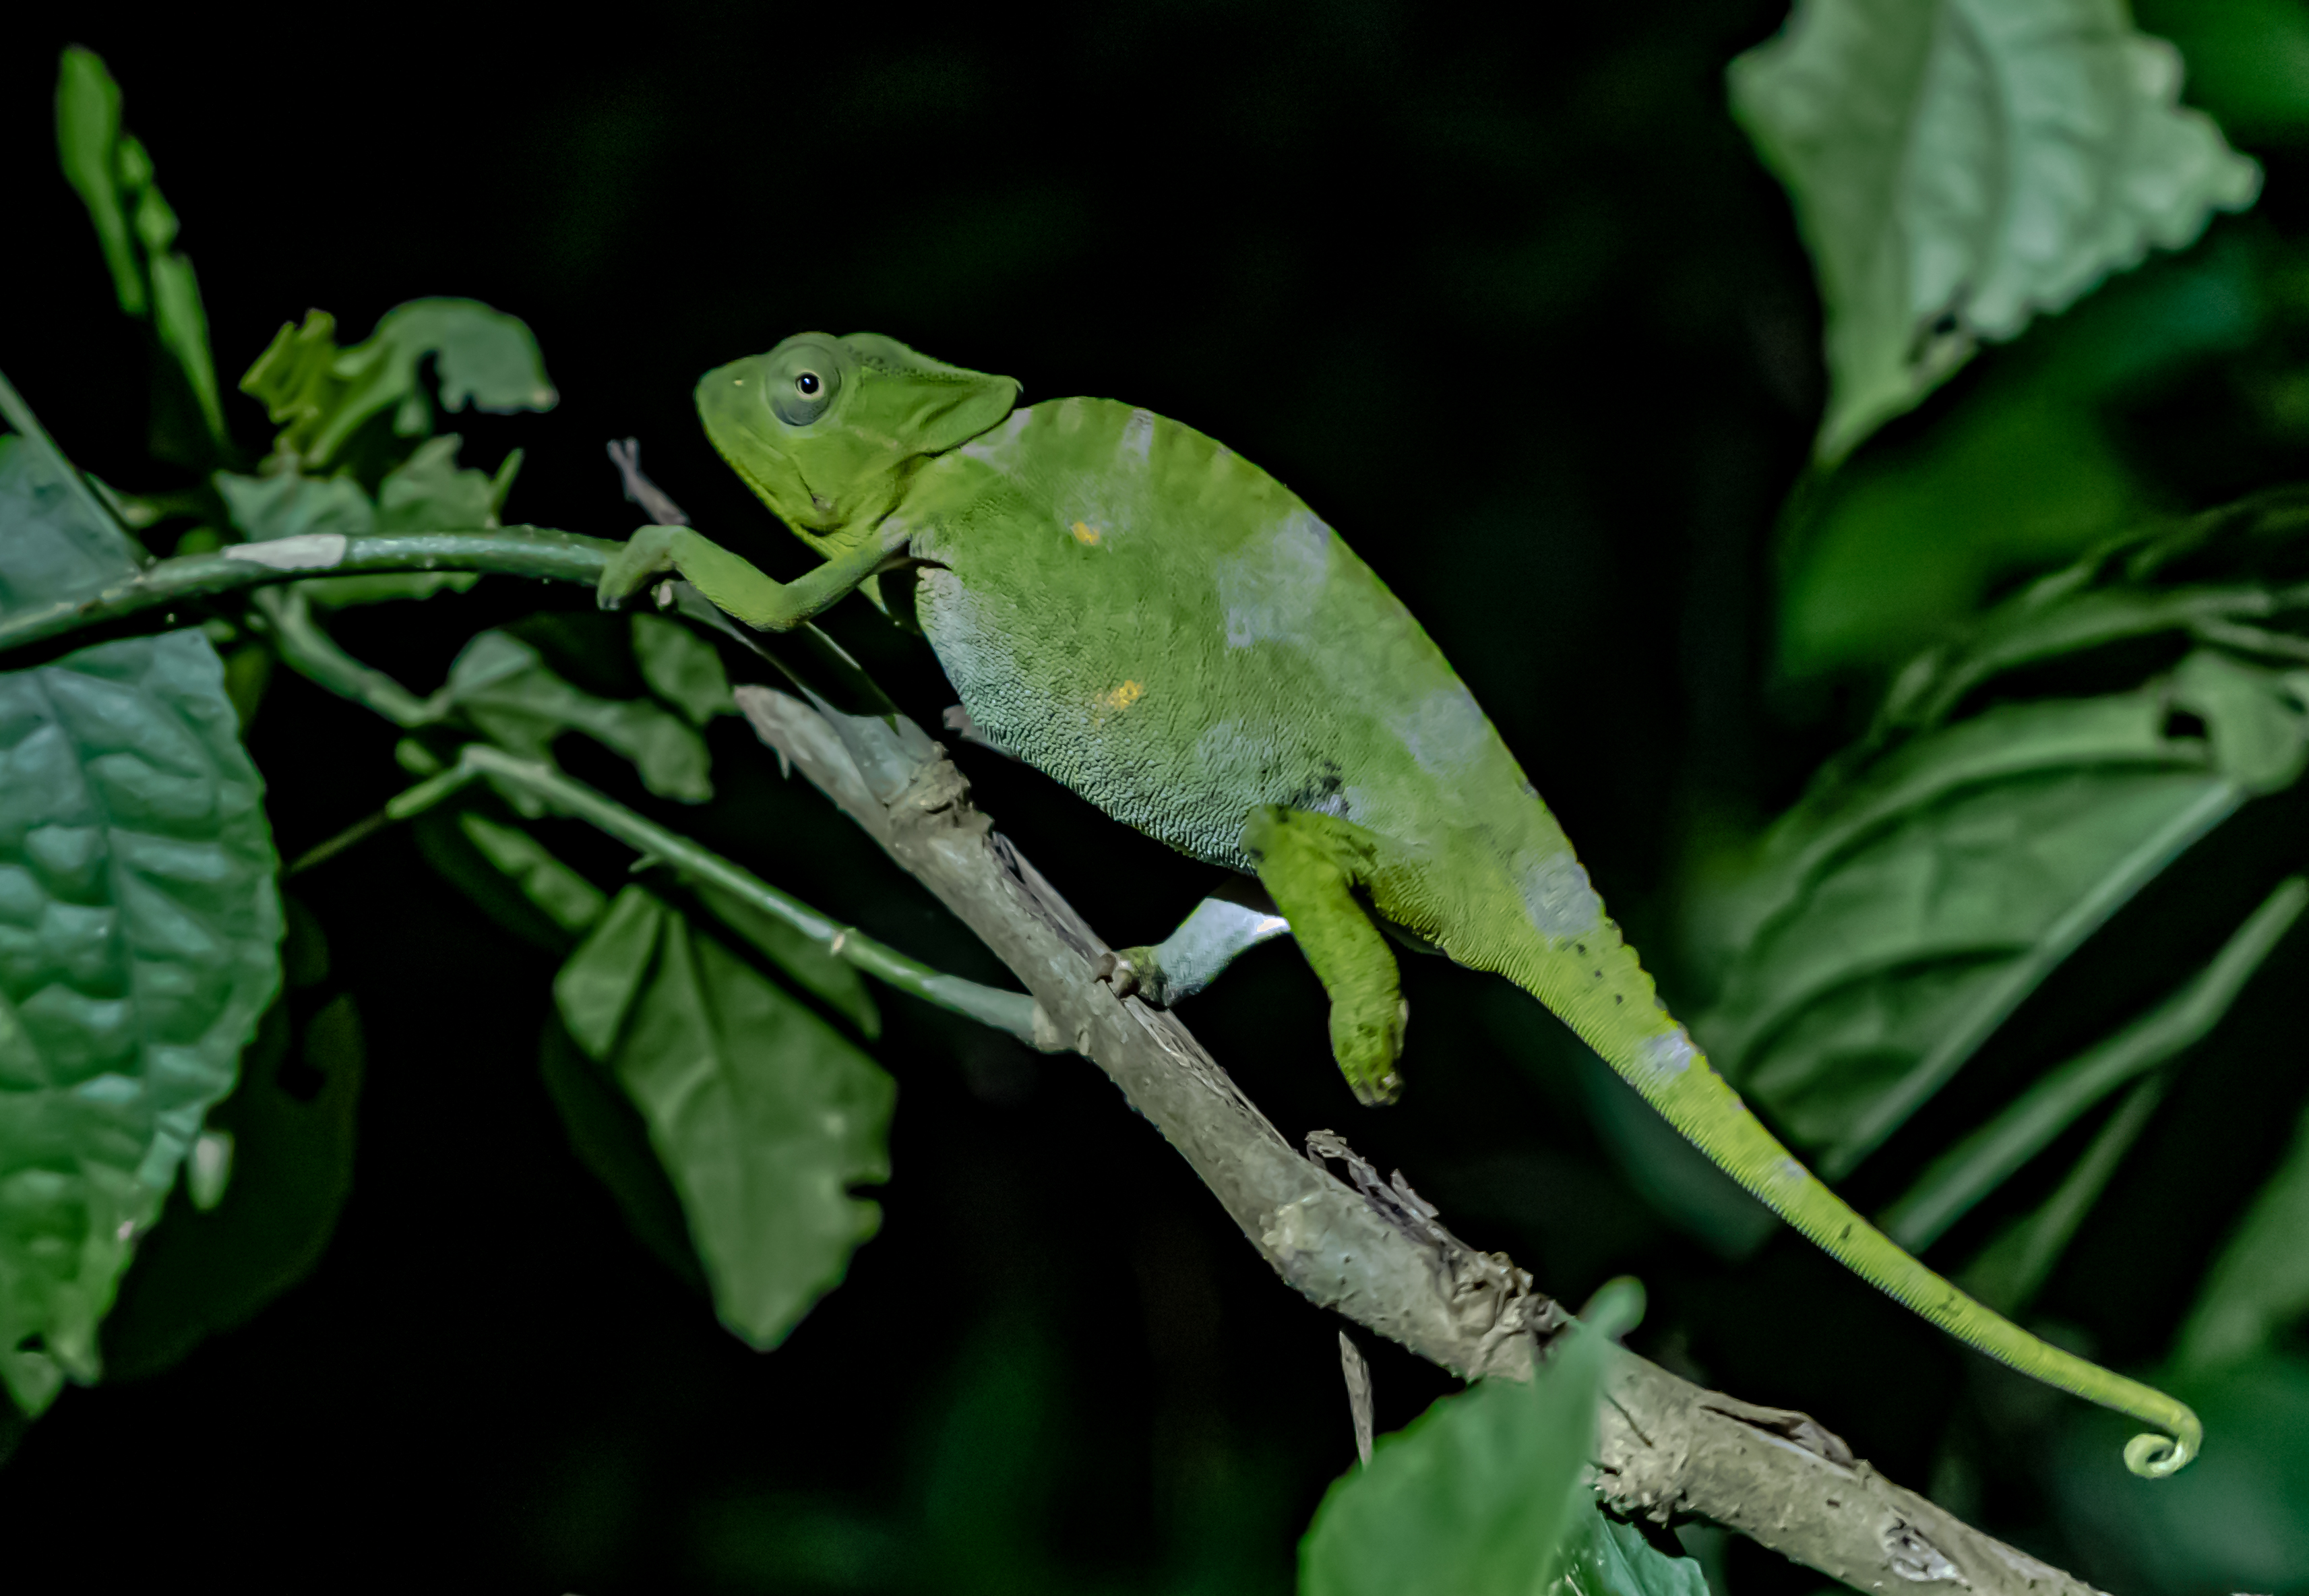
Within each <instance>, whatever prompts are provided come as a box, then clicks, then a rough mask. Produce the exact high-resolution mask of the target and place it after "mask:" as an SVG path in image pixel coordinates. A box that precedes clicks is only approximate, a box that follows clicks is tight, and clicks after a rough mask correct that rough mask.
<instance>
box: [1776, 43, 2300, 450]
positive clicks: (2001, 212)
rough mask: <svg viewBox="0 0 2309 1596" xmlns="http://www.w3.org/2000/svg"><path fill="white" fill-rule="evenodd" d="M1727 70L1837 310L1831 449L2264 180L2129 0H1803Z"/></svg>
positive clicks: (2244, 199) (1832, 334) (2175, 242)
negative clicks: (2129, 14) (2186, 88)
mask: <svg viewBox="0 0 2309 1596" xmlns="http://www.w3.org/2000/svg"><path fill="white" fill-rule="evenodd" d="M1730 83H1731V92H1732V103H1733V108H1734V112H1735V114H1736V115H1737V116H1738V117H1739V118H1740V120H1741V122H1742V123H1743V126H1745V127H1746V128H1747V130H1748V133H1749V135H1750V136H1751V138H1752V139H1753V140H1754V141H1755V143H1756V145H1757V148H1758V150H1759V151H1760V152H1761V153H1762V155H1763V157H1764V160H1765V161H1766V162H1767V163H1768V164H1769V166H1770V167H1771V168H1772V169H1773V171H1774V172H1775V173H1776V174H1777V176H1778V177H1779V178H1780V180H1781V181H1782V182H1783V183H1785V184H1786V186H1787V187H1788V190H1789V193H1790V195H1791V197H1792V198H1793V200H1794V204H1795V209H1796V217H1797V223H1798V226H1799V228H1800V229H1801V230H1802V231H1803V237H1804V242H1805V245H1806V247H1808V248H1809V250H1810V251H1811V254H1812V264H1813V269H1814V271H1815V272H1816V273H1818V275H1819V279H1820V298H1821V299H1822V300H1823V301H1825V303H1826V306H1827V311H1828V331H1827V342H1828V366H1829V403H1828V412H1827V414H1826V416H1825V417H1824V418H1823V420H1822V421H1821V423H1820V436H1819V438H1818V441H1817V445H1816V448H1817V453H1818V455H1819V456H1820V459H1822V460H1823V461H1833V460H1836V459H1838V458H1840V457H1842V456H1843V455H1846V454H1847V453H1848V452H1850V450H1851V449H1852V447H1854V446H1855V444H1857V443H1858V442H1859V441H1860V440H1861V439H1862V438H1864V437H1866V436H1867V435H1868V434H1869V433H1870V432H1871V431H1872V430H1873V429H1875V428H1876V427H1878V426H1879V425H1881V423H1882V422H1883V421H1886V420H1887V419H1888V418H1890V417H1891V416H1894V415H1898V413H1899V412H1902V411H1904V410H1907V408H1908V407H1909V406H1911V405H1913V404H1915V403H1916V401H1917V400H1918V399H1920V398H1922V397H1923V396H1924V395H1925V394H1927V393H1929V392H1931V391H1932V389H1933V387H1935V386H1938V385H1939V384H1940V383H1941V381H1942V380H1943V379H1945V378H1946V377H1947V376H1948V375H1949V373H1950V372H1951V371H1953V370H1955V369H1957V367H1959V366H1960V365H1961V364H1963V363H1964V361H1965V360H1967V359H1968V358H1969V357H1970V356H1971V354H1972V352H1973V351H1974V349H1975V348H1976V347H1977V345H1978V344H1979V343H1980V342H1981V341H1982V340H1984V339H1986V340H1995V339H2004V338H2010V337H2011V336H2013V335H2014V334H2017V333H2019V331H2020V329H2021V328H2022V327H2023V326H2025V325H2027V324H2028V320H2029V318H2030V317H2033V316H2035V315H2037V313H2039V312H2040V311H2047V310H2060V309H2063V308H2065V307H2067V306H2068V305H2070V304H2071V303H2072V302H2073V301H2074V300H2075V299H2077V298H2078V297H2079V296H2080V295H2081V294H2083V293H2085V292H2086V291H2088V290H2089V289H2091V288H2092V287H2093V286H2094V285H2095V284H2096V283H2097V282H2100V280H2101V279H2102V278H2104V277H2105V276H2106V275H2107V274H2108V273H2111V272H2113V271H2121V270H2123V269H2124V268H2126V267H2129V266H2132V265H2136V264H2137V263H2139V262H2140V260H2141V258H2142V257H2143V256H2146V255H2147V253H2148V252H2149V249H2150V248H2152V247H2163V248H2167V249H2171V248H2178V247H2181V246H2182V245H2184V244H2186V243H2188V242H2189V241H2190V240H2191V239H2194V238H2195V237H2196V236H2197V234H2198V233H2199V232H2200V231H2201V230H2202V228H2203V227H2204V224H2205V221H2206V218H2207V217H2208V216H2209V215H2210V213H2212V212H2213V211H2215V210H2239V209H2242V208H2244V206H2246V205H2248V204H2251V203H2252V202H2253V197H2254V195H2255V194H2256V193H2257V192H2258V191H2259V187H2260V172H2259V169H2257V168H2256V167H2255V166H2254V165H2253V162H2252V161H2250V160H2246V159H2245V158H2244V157H2243V156H2240V155H2238V154H2237V153H2236V152H2234V151H2232V150H2231V149H2229V147H2228V146H2227V143H2225V142H2224V141H2223V140H2222V138H2221V134H2220V130H2219V129H2218V127H2216V126H2214V125H2213V123H2212V121H2211V119H2210V117H2206V116H2204V115H2203V114H2202V113H2201V112H2199V111H2194V110H2190V109H2187V108H2183V107H2182V106H2180V105H2179V104H2178V103H2177V100H2176V95H2177V93H2178V91H2179V89H2180V84H2181V58H2180V55H2179V52H2177V51H2176V50H2175V49H2174V48H2172V46H2170V45H2169V44H2166V43H2165V42H2164V41H2163V40H2161V39H2151V38H2149V37H2148V36H2147V35H2145V34H2141V33H2140V32H2137V31H2135V30H2133V29H2132V27H2131V26H2130V24H2129V22H2128V21H2127V18H2126V15H2125V11H2124V7H2123V4H2122V0H1801V3H1800V4H1798V5H1797V6H1796V8H1795V12H1794V15H1793V16H1792V17H1791V18H1790V19H1789V22H1788V24H1787V26H1786V29H1785V30H1783V31H1782V32H1781V34H1780V35H1779V36H1778V37H1777V38H1775V39H1772V40H1770V41H1769V42H1768V43H1766V44H1764V45H1762V46H1760V47H1759V48H1756V49H1753V50H1751V51H1750V52H1748V53H1747V54H1746V55H1744V56H1741V57H1740V58H1739V59H1738V60H1736V61H1734V63H1733V64H1732V66H1731V70H1730Z"/></svg>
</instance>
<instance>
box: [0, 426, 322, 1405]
mask: <svg viewBox="0 0 2309 1596" xmlns="http://www.w3.org/2000/svg"><path fill="white" fill-rule="evenodd" d="M11 397H12V398H13V395H11ZM92 504H93V500H92V499H91V496H90V495H88V493H87V492H86V490H85V489H84V488H82V487H80V486H79V485H78V484H76V483H75V482H74V481H73V479H72V476H71V472H70V468H69V467H68V466H67V465H66V464H65V462H64V461H63V460H62V459H61V457H59V456H58V455H56V454H55V453H54V451H53V450H52V449H51V448H49V447H48V446H47V445H46V443H45V440H41V439H38V438H26V437H21V436H20V437H13V438H6V439H4V440H0V603H4V604H5V606H6V607H7V608H9V609H13V608H15V607H17V606H20V605H23V604H28V603H39V602H43V601H46V600H48V599H53V598H56V597H60V596H64V595H65V594H69V593H72V592H74V591H79V590H81V588H82V586H84V585H85V584H86V582H87V580H88V579H89V578H90V577H98V578H99V579H100V578H101V577H102V576H104V575H105V574H106V570H105V568H106V566H107V565H109V567H110V570H111V572H112V573H113V574H117V573H121V572H125V571H128V570H132V569H134V563H135V561H134V554H133V552H132V551H131V549H130V546H129V544H128V542H127V539H126V537H125V534H123V533H120V532H119V531H118V530H117V528H115V527H111V526H109V525H106V524H105V523H104V522H103V521H102V520H101V519H100V518H99V516H98V515H96V514H94V513H92V510H91V507H92ZM0 725H5V726H6V727H7V728H8V732H7V734H6V739H5V741H6V743H7V748H6V751H5V759H6V768H5V769H4V771H0V1087H4V1088H5V1090H4V1092H0V1375H4V1377H5V1379H6V1382H7V1384H8V1387H9V1390H10V1392H11V1393H12V1394H13V1396H14V1397H15V1399H16V1401H17V1402H18V1403H19V1405H21V1406H22V1407H24V1408H26V1409H27V1410H32V1411H37V1410H39V1408H41V1407H42V1406H44V1405H45V1404H46V1403H47V1401H48V1400H49V1399H50V1398H51V1397H53V1396H54V1394H55V1392H56V1388H57V1386H58V1384H59V1383H61V1381H62V1380H63V1379H64V1378H65V1376H66V1375H70V1376H72V1377H73V1378H75V1379H80V1380H91V1379H93V1378H95V1377H96V1375H97V1372H98V1357H97V1326H98V1324H99V1322H100V1321H101V1320H102V1318H103V1316H104V1314H105V1312H106V1310H107V1309H108V1308H109V1306H110V1305H111V1303H112V1298H113V1293H114V1290H115V1288H116V1286H117V1281H118V1279H119V1276H120V1271H121V1270H122V1269H123V1268H124V1267H125V1264H126V1262H127V1260H128V1255H129V1252H130V1249H131V1246H132V1245H133V1242H134V1237H135V1236H137V1235H138V1234H139V1233H141V1232H142V1231H143V1230H146V1229H148V1228H150V1227H151V1225H152V1223H153V1221H154V1220H155V1219H157V1218H158V1217H159V1215H160V1205H161V1201H162V1199H163V1198H164V1197H165V1196H166V1194H167V1193H168V1191H169V1187H170V1186H171V1185H172V1184H174V1183H175V1181H176V1178H177V1165H178V1164H179V1162H180V1161H181V1160H182V1158H183V1157H184V1154H185V1151H186V1149H187V1148H189V1147H190V1146H191V1145H192V1143H193V1141H194V1140H195V1138H196V1137H197V1136H198V1135H199V1134H200V1132H201V1127H202V1121H203V1115H204V1114H205V1113H206V1112H207V1110H208V1109H209V1107H210V1106H212V1105H213V1104H215V1103H216V1102H217V1101H218V1100H219V1099H221V1097H224V1096H225V1095H226V1094H227V1093H228V1092H229V1091H230V1090H231V1089H232V1085H233V1079H234V1071H235V1069H236V1065H237V1063H238V1058H239V1054H240V1050H241V1047H242V1045H244V1044H245V1043H246V1041H247V1039H248V1037H249V1035H250V1033H251V1032H252V1030H253V1029H254V1028H255V1024H256V1019H257V1017H258V1015H259V1014H261V1013H262V1012H263V1011H264V1008H265V1005H266V1004H267V1003H268V1002H270V1001H271V1000H272V994H273V993H274V992H275V991H276V990H277V989H278V987H279V984H280V969H281V967H280V957H279V942H280V938H281V907H280V900H279V898H278V896H277V894H276V892H275V889H274V885H273V881H274V875H275V872H276V871H277V869H278V861H277V860H276V858H275V857H274V854H273V852H272V839H271V837H270V835H269V833H268V832H267V829H266V827H265V822H264V810H263V807H262V805H261V803H260V802H259V800H260V795H261V794H262V790H263V789H262V785H261V783H260V782H259V780H258V777H257V775H256V771H255V768H254V767H253V766H251V765H250V763H249V761H248V757H247V754H246V752H245V751H244V750H242V748H241V745H240V741H239V737H238V727H237V723H236V720H235V717H234V714H233V709H232V705H231V703H230V701H229V699H228V698H226V696H225V691H224V672H223V668H222V666H221V663H220V662H219V660H218V658H217V655H216V651H215V650H214V649H213V648H212V647H211V646H209V644H208V643H207V641H206V640H205V639H204V638H203V637H202V636H201V634H200V633H199V632H197V631H181V632H174V633H170V634H168V635H166V636H162V637H158V638H136V639H132V640H127V641H122V642H117V643H111V644H107V645H104V646H101V647H97V648H91V649H85V650H82V652H80V653H78V654H75V655H70V656H69V657H67V658H66V659H65V660H64V661H61V662H59V663H58V664H55V665H50V666H45V667H42V668H40V669H39V670H34V671H25V672H13V673H11V674H8V675H5V676H0Z"/></svg>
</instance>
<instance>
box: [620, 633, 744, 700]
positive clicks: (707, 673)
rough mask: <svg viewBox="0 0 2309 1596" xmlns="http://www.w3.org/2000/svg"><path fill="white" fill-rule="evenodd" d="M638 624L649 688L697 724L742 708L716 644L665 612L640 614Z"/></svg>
mask: <svg viewBox="0 0 2309 1596" xmlns="http://www.w3.org/2000/svg"><path fill="white" fill-rule="evenodd" d="M633 628H634V659H635V661H636V663H637V664H639V665H640V666H641V671H642V680H643V681H646V682H648V683H649V688H650V691H652V692H653V693H655V694H656V695H657V696H658V697H659V698H663V699H664V700H665V701H666V702H667V703H669V704H670V705H672V706H673V707H675V708H677V709H679V710H680V711H681V712H682V714H684V715H686V716H688V717H689V721H690V724H692V725H698V726H702V725H704V724H705V723H706V722H707V721H710V720H712V719H713V717H714V716H717V715H735V714H737V713H738V705H737V701H736V700H735V699H733V698H731V696H730V677H729V673H728V672H725V671H723V670H722V656H721V655H719V654H716V653H715V652H714V651H713V644H711V643H708V642H707V641H706V640H705V638H701V637H699V636H698V635H697V634H696V632H693V631H691V630H690V629H688V627H686V626H683V625H682V624H681V623H680V622H679V621H675V620H666V619H665V618H664V617H663V616H662V615H644V614H639V613H636V615H635V616H634V619H633Z"/></svg>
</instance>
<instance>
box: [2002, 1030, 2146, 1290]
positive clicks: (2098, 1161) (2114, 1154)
mask: <svg viewBox="0 0 2309 1596" xmlns="http://www.w3.org/2000/svg"><path fill="white" fill-rule="evenodd" d="M2171 1083H2172V1071H2169V1070H2159V1071H2157V1072H2156V1073H2154V1074H2152V1075H2150V1076H2149V1078H2148V1079H2147V1080H2142V1081H2140V1082H2139V1083H2137V1084H2136V1085H2135V1086H2134V1087H2133V1089H2132V1090H2131V1091H2129V1092H2127V1093H2126V1094H2125V1095H2124V1100H2123V1102H2122V1103H2119V1104H2118V1105H2117V1106H2116V1107H2115V1109H2114V1111H2113V1112H2112V1113H2111V1114H2110V1115H2109V1116H2108V1118H2107V1120H2106V1122H2104V1123H2102V1125H2101V1128H2100V1130H2099V1131H2098V1132H2096V1133H2095V1135H2094V1136H2093V1139H2092V1142H2091V1144H2090V1145H2089V1146H2088V1147H2087V1148H2086V1149H2085V1150H2084V1152H2083V1154H2082V1156H2080V1158H2078V1159H2077V1161H2076V1163H2075V1164H2073V1165H2071V1167H2070V1169H2069V1172H2068V1174H2066V1175H2063V1176H2062V1177H2061V1184H2059V1185H2058V1186H2056V1187H2054V1190H2053V1194H2052V1195H2051V1196H2049V1197H2047V1198H2045V1200H2044V1201H2042V1202H2040V1203H2038V1204H2037V1206H2036V1208H2035V1209H2034V1210H2031V1211H2030V1212H2028V1214H2025V1215H2023V1216H2022V1217H2021V1218H2019V1219H2012V1220H2009V1221H2007V1222H2006V1223H2005V1225H2004V1226H2003V1227H2002V1228H2001V1229H1999V1230H1998V1231H1997V1233H1996V1235H1995V1236H1993V1238H1992V1239H1991V1240H1990V1241H1989V1243H1988V1245H1986V1246H1985V1247H1983V1248H1981V1249H1980V1251H1979V1253H1976V1255H1975V1256H1974V1258H1973V1260H1972V1262H1970V1263H1968V1264H1967V1265H1966V1266H1965V1268H1964V1272H1963V1273H1962V1274H1960V1275H1959V1276H1958V1277H1957V1284H1958V1285H1959V1286H1961V1287H1963V1288H1964V1289H1965V1290H1967V1291H1968V1292H1970V1293H1971V1294H1972V1295H1973V1296H1974V1297H1976V1298H1978V1299H1979V1300H1980V1301H1982V1302H1985V1303H1986V1304H1987V1305H1989V1306H1990V1307H1992V1308H1993V1309H1995V1310H1996V1311H1997V1312H1998V1313H2000V1314H2003V1315H2004V1316H2005V1317H2007V1318H2014V1317H2017V1316H2018V1315H2019V1314H2020V1312H2021V1310H2022V1309H2024V1308H2026V1307H2027V1306H2028V1304H2029V1303H2030V1302H2032V1301H2034V1300H2035V1298H2036V1296H2037V1290H2038V1288H2041V1287H2042V1286H2043V1285H2044V1283H2045V1280H2046V1279H2049V1278H2050V1277H2051V1275H2052V1272H2053V1267H2054V1265H2055V1264H2057V1263H2058V1262H2060V1261H2061V1254H2062V1253H2065V1252H2067V1251H2068V1247H2069V1243H2070V1242H2071V1241H2073V1240H2075V1239H2076V1234H2077V1228H2078V1227H2079V1226H2080V1225H2082V1224H2083V1223H2084V1222H2085V1216H2086V1215H2087V1214H2088V1213H2090V1212H2091V1211H2092V1206H2093V1204H2094V1203H2096V1202H2098V1201H2100V1194H2101V1193H2103V1192H2104V1191H2106V1190H2107V1189H2108V1183H2109V1182H2110V1181H2111V1180H2112V1179H2114V1177H2115V1175H2116V1171H2117V1167H2118V1166H2119V1165H2121V1164H2122V1163H2123V1162H2124V1155H2125V1154H2127V1153H2129V1152H2131V1151H2132V1144H2133V1143H2134V1142H2136V1141H2140V1133H2141V1132H2143V1131H2145V1130H2147V1129H2148V1128H2149V1120H2150V1119H2151V1118H2153V1117H2154V1116H2155V1115H2156V1113H2157V1106H2158V1104H2159V1103H2161V1102H2163V1101H2164V1100H2165V1091H2166V1088H2167V1087H2168V1086H2169V1085H2171Z"/></svg>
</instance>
